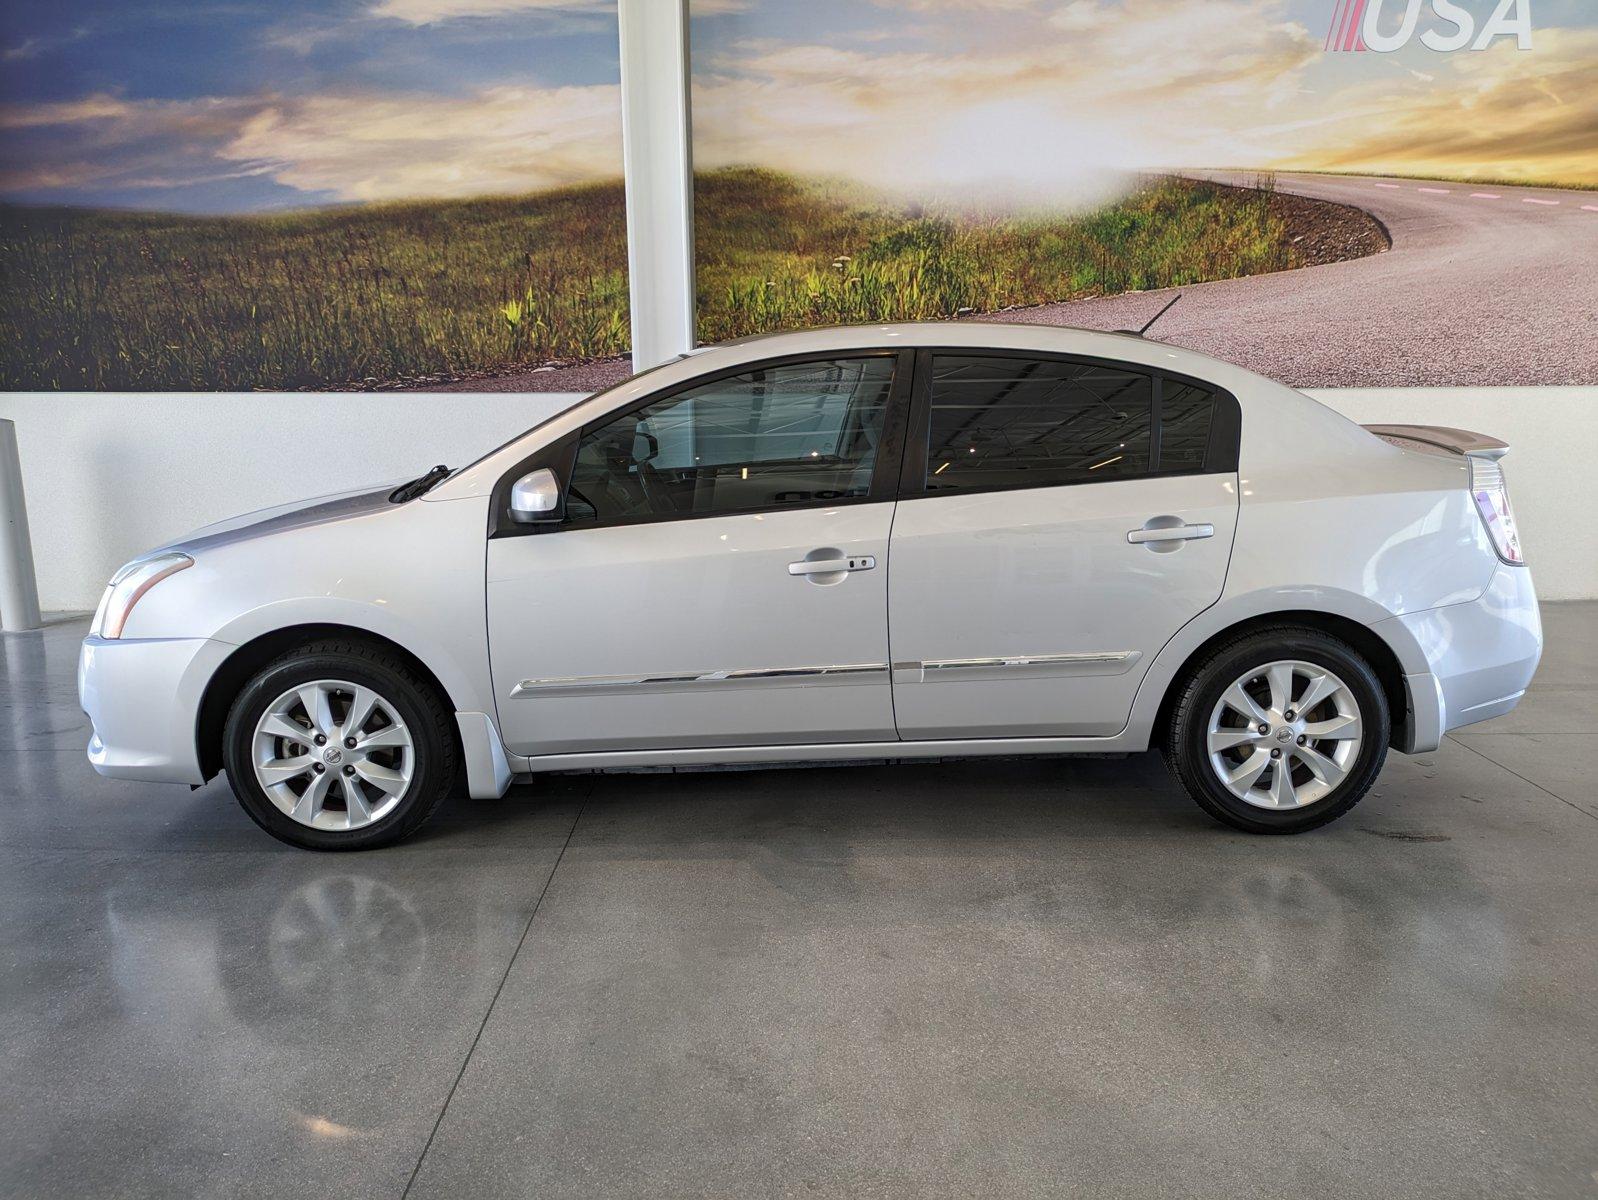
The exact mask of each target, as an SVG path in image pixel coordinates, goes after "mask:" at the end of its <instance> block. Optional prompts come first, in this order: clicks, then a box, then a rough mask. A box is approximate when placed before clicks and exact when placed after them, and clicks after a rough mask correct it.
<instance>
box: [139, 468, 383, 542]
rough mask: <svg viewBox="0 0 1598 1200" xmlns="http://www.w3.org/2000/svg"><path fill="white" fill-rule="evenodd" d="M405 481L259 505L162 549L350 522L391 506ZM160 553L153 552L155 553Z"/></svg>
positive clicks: (244, 539)
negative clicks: (275, 504) (289, 501)
mask: <svg viewBox="0 0 1598 1200" xmlns="http://www.w3.org/2000/svg"><path fill="white" fill-rule="evenodd" d="M404 482H405V480H403V479H397V480H394V481H393V482H391V483H384V484H380V485H368V486H367V487H363V488H357V489H355V490H354V491H349V492H334V493H332V494H331V495H327V496H316V497H313V498H312V499H310V500H296V501H294V502H293V503H291V504H279V505H277V506H276V507H273V508H259V509H256V510H255V511H254V512H248V513H243V514H241V515H239V516H237V517H229V518H228V519H227V520H225V521H217V522H215V523H214V524H211V525H205V526H202V527H201V528H199V529H196V530H194V532H192V533H188V534H185V535H184V536H183V537H181V538H179V539H178V540H177V541H174V542H169V543H168V544H167V545H165V546H162V547H161V548H160V549H161V550H162V551H165V550H181V551H182V552H183V553H185V554H193V553H195V552H196V551H200V550H207V549H214V548H216V547H218V546H228V545H232V544H233V543H234V542H243V541H248V540H249V539H251V538H258V537H264V536H266V535H267V534H273V533H284V532H286V531H288V530H290V529H303V528H305V527H307V526H310V525H326V524H330V523H332V522H334V521H347V520H349V519H350V518H351V517H360V516H365V515H366V514H367V513H372V512H379V511H382V510H384V509H387V508H389V507H391V505H390V503H389V499H388V497H389V494H390V493H391V492H393V490H394V489H395V488H397V487H399V485H400V484H402V483H404ZM159 552H160V551H152V553H159Z"/></svg>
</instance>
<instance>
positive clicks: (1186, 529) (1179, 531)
mask: <svg viewBox="0 0 1598 1200" xmlns="http://www.w3.org/2000/svg"><path fill="white" fill-rule="evenodd" d="M1214 536H1215V526H1213V525H1171V526H1167V527H1165V528H1159V529H1149V528H1148V527H1147V526H1145V527H1144V528H1142V529H1134V530H1132V531H1131V532H1130V533H1128V534H1127V535H1126V540H1127V541H1129V542H1131V543H1132V544H1133V545H1134V546H1141V545H1143V544H1144V543H1146V542H1191V541H1194V540H1195V539H1197V538H1207V537H1214Z"/></svg>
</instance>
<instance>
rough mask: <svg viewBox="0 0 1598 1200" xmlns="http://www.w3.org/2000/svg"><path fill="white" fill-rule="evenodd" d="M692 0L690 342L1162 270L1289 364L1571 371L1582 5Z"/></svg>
mask: <svg viewBox="0 0 1598 1200" xmlns="http://www.w3.org/2000/svg"><path fill="white" fill-rule="evenodd" d="M691 11H692V12H693V14H694V18H695V19H694V22H693V43H694V96H693V101H694V142H695V161H696V165H697V167H698V169H699V171H700V174H699V177H698V193H697V208H698V228H697V240H698V255H697V257H698V273H699V279H698V282H699V300H700V329H701V334H702V336H703V337H704V338H706V339H715V338H720V337H724V336H727V335H729V334H742V333H752V332H757V331H762V330H768V329H778V328H792V327H796V326H801V325H807V324H816V323H829V322H837V321H874V320H880V319H885V318H899V317H903V318H922V317H949V316H961V317H969V318H971V319H983V318H986V317H990V316H991V317H995V318H996V319H1002V320H1006V321H1026V322H1039V323H1044V324H1059V325H1079V326H1088V327H1093V328H1121V327H1126V326H1134V327H1135V326H1138V325H1141V324H1142V323H1143V322H1144V321H1145V320H1147V319H1148V318H1149V317H1150V316H1152V315H1153V314H1154V313H1155V312H1156V311H1157V310H1158V309H1159V307H1160V306H1161V304H1162V303H1164V301H1165V299H1166V298H1167V297H1168V296H1169V295H1170V294H1172V293H1173V292H1174V291H1175V290H1180V291H1182V292H1183V299H1182V300H1181V302H1180V303H1178V304H1177V305H1176V307H1175V308H1173V309H1172V310H1171V312H1170V313H1169V314H1168V315H1167V316H1166V317H1165V318H1164V319H1163V320H1162V321H1161V322H1160V324H1159V326H1158V327H1157V329H1158V332H1159V334H1160V336H1161V337H1163V338H1165V339H1167V340H1169V341H1171V342H1174V343H1178V344H1181V345H1184V346H1189V347H1192V348H1195V349H1199V350H1203V351H1206V352H1209V353H1213V354H1216V355H1218V356H1220V357H1223V358H1227V359H1231V360H1233V361H1237V362H1240V363H1242V364H1244V365H1246V366H1249V367H1252V368H1254V369H1256V370H1259V371H1262V372H1264V373H1266V374H1268V375H1272V376H1275V377H1277V378H1280V379H1283V380H1285V381H1287V382H1289V383H1293V384H1296V385H1301V386H1399V385H1433V384H1461V385H1463V384H1593V383H1598V190H1594V189H1598V5H1595V4H1593V3H1591V0H1536V3H1535V4H1533V3H1531V0H1455V2H1452V3H1451V2H1450V0H1385V2H1384V0H964V2H957V0H875V2H873V3H861V2H859V0H808V2H807V3H805V4H802V5H800V4H791V3H786V2H784V0H748V2H747V3H745V4H742V5H739V6H736V7H731V6H726V5H718V6H716V8H714V9H708V8H706V7H705V6H703V5H702V4H693V5H692V6H691ZM1149 293H1154V294H1152V295H1151V294H1149Z"/></svg>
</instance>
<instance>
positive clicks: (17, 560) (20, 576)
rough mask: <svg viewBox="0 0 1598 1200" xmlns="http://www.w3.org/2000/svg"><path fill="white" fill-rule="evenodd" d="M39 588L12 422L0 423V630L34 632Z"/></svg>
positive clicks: (37, 625)
mask: <svg viewBox="0 0 1598 1200" xmlns="http://www.w3.org/2000/svg"><path fill="white" fill-rule="evenodd" d="M41 623H42V622H41V621H40V618H39V584H38V581H37V580H35V579H34V577H33V540H32V539H31V538H30V537H29V536H28V507H27V505H26V504H25V503H24V502H23V498H22V460H21V458H20V457H19V456H18V454H17V425H16V422H15V421H0V629H4V630H5V631H6V632H7V633H16V632H19V631H21V630H24V629H37V628H39V626H40V624H41Z"/></svg>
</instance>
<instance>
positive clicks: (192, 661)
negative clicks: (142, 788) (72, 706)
mask: <svg viewBox="0 0 1598 1200" xmlns="http://www.w3.org/2000/svg"><path fill="white" fill-rule="evenodd" d="M232 650H233V647H232V646H230V645H227V644H226V643H224V642H214V641H209V640H206V639H190V638H162V639H132V640H128V639H123V640H118V641H107V640H105V639H104V638H97V637H88V638H85V639H84V640H83V649H82V650H81V651H80V652H79V655H78V700H79V702H80V703H81V704H82V705H83V711H84V712H85V713H87V714H88V717H89V722H90V724H91V725H92V726H93V733H92V734H91V736H90V738H89V763H90V765H92V766H93V767H94V769H95V770H96V771H98V772H99V773H100V774H101V775H106V776H110V777H111V778H113V779H139V780H145V781H149V782H154V783H194V784H198V783H204V782H205V778H204V776H203V775H202V774H201V772H200V756H199V749H198V746H197V743H196V741H195V733H196V725H195V722H196V718H197V717H198V714H199V711H200V699H201V697H202V696H203V695H204V694H205V685H206V684H207V683H208V682H209V681H210V679H211V676H212V675H213V674H214V673H215V671H216V669H217V667H219V666H220V665H221V664H222V661H223V660H224V659H225V658H226V657H227V656H228V654H230V653H231V652H232Z"/></svg>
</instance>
